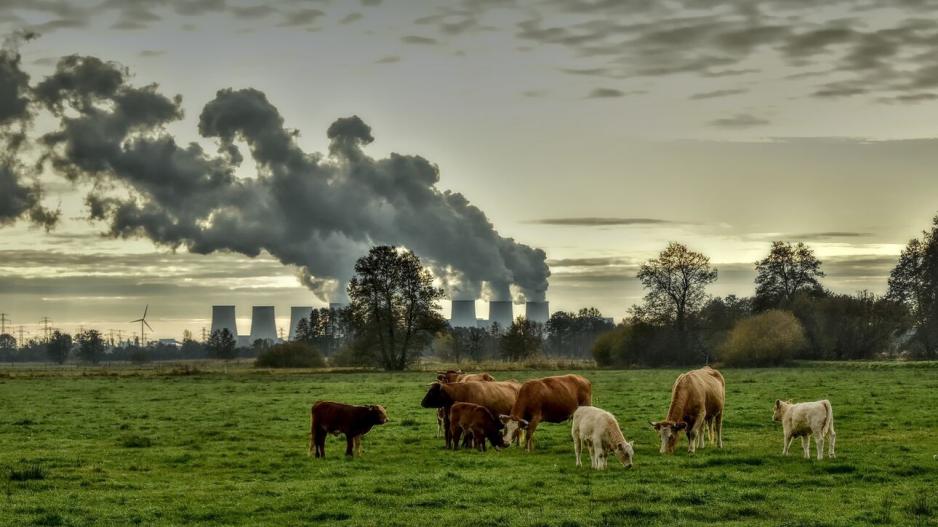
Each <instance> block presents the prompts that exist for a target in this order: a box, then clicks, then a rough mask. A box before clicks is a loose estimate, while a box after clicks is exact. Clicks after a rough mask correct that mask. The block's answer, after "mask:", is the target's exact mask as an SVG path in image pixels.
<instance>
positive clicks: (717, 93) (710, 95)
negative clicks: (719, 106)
mask: <svg viewBox="0 0 938 527" xmlns="http://www.w3.org/2000/svg"><path fill="white" fill-rule="evenodd" d="M748 91H749V90H745V89H728V90H714V91H708V92H701V93H695V94H693V95H691V96H690V97H688V98H689V99H691V100H701V99H714V98H717V97H728V96H730V95H739V94H741V93H746V92H748Z"/></svg>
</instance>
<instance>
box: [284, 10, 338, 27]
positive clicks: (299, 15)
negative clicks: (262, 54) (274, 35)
mask: <svg viewBox="0 0 938 527" xmlns="http://www.w3.org/2000/svg"><path fill="white" fill-rule="evenodd" d="M325 15H326V13H325V12H324V11H322V10H321V9H315V8H306V9H300V10H298V11H292V12H289V13H284V14H283V22H281V23H280V24H279V25H280V26H281V27H300V26H310V25H312V24H314V23H315V22H316V21H317V20H319V19H320V18H322V17H323V16H325ZM349 16H351V15H349ZM343 23H347V22H343Z"/></svg>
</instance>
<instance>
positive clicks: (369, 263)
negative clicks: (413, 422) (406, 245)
mask: <svg viewBox="0 0 938 527" xmlns="http://www.w3.org/2000/svg"><path fill="white" fill-rule="evenodd" d="M348 291H349V297H350V299H351V303H350V305H349V307H350V308H351V310H352V316H353V319H354V321H355V330H356V341H357V342H356V345H357V346H358V347H359V348H360V349H361V350H362V351H363V352H364V353H366V354H368V355H373V356H374V358H375V361H376V362H377V363H378V364H379V365H380V366H382V367H383V368H385V369H387V370H403V369H405V368H406V367H407V366H408V365H410V364H411V363H412V362H413V361H414V360H415V359H416V358H417V357H418V356H419V355H420V350H421V349H423V348H425V347H426V346H428V345H429V343H430V341H431V340H432V338H433V335H434V334H435V333H436V332H437V331H440V330H442V329H443V328H444V327H445V325H446V322H445V320H443V317H442V316H441V315H440V314H439V312H438V310H439V309H440V306H439V304H438V303H437V302H438V301H439V300H440V299H441V298H443V290H442V289H440V288H437V287H434V285H433V277H432V276H431V275H430V272H429V271H427V270H426V269H424V268H423V266H422V265H421V264H420V259H419V258H417V256H416V255H415V254H414V253H412V252H410V251H407V250H401V249H398V248H397V247H392V246H387V245H382V246H378V247H373V248H372V249H371V250H370V251H369V252H368V254H367V255H365V256H363V257H361V258H359V259H358V261H357V262H356V263H355V276H354V277H353V278H352V280H351V281H350V282H349V287H348Z"/></svg>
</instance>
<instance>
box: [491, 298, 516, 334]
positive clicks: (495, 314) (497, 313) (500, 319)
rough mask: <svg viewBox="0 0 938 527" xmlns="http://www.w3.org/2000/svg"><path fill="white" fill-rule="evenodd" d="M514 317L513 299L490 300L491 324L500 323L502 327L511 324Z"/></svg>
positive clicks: (505, 327) (499, 325) (504, 327)
mask: <svg viewBox="0 0 938 527" xmlns="http://www.w3.org/2000/svg"><path fill="white" fill-rule="evenodd" d="M514 319H515V317H514V306H513V305H512V303H511V300H492V301H491V302H489V320H488V323H489V325H491V324H493V323H494V324H498V327H499V328H501V329H507V328H508V327H510V326H511V322H512V321H513V320H514Z"/></svg>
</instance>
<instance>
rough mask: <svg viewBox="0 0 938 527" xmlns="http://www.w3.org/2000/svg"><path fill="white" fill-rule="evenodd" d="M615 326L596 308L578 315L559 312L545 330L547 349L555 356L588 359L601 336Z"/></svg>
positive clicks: (551, 318) (583, 310) (585, 309)
mask: <svg viewBox="0 0 938 527" xmlns="http://www.w3.org/2000/svg"><path fill="white" fill-rule="evenodd" d="M613 326H614V325H613V324H612V323H611V322H609V321H608V320H606V319H605V318H603V316H602V313H600V312H599V310H598V309H596V308H594V307H590V308H583V309H580V311H579V312H577V313H566V312H563V311H557V312H555V313H554V314H553V315H551V317H550V319H549V320H548V321H547V324H546V325H545V328H544V330H545V332H546V334H547V339H546V343H545V344H546V348H547V350H548V352H549V353H550V354H552V355H555V356H567V357H577V358H587V357H589V355H590V350H591V348H592V346H593V343H594V342H595V341H596V339H597V338H598V337H599V335H601V334H603V333H605V332H607V331H609V330H611V329H612V328H613Z"/></svg>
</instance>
